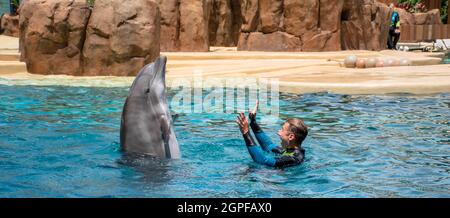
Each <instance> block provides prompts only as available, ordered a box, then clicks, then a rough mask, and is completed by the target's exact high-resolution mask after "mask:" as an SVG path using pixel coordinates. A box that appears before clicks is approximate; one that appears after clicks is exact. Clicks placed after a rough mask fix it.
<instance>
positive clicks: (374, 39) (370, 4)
mask: <svg viewBox="0 0 450 218" xmlns="http://www.w3.org/2000/svg"><path fill="white" fill-rule="evenodd" d="M392 12H393V10H392V9H390V8H389V7H388V6H387V5H385V4H383V3H379V2H377V1H374V0H346V1H344V8H343V11H342V17H341V48H342V49H343V50H353V49H362V50H382V49H384V48H386V44H387V36H388V32H389V25H390V18H391V15H392Z"/></svg>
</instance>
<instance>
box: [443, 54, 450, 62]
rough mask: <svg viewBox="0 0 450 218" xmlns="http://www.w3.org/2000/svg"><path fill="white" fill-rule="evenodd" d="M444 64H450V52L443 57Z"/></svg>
mask: <svg viewBox="0 0 450 218" xmlns="http://www.w3.org/2000/svg"><path fill="white" fill-rule="evenodd" d="M442 63H443V64H450V53H448V54H447V55H446V56H445V57H444V59H442Z"/></svg>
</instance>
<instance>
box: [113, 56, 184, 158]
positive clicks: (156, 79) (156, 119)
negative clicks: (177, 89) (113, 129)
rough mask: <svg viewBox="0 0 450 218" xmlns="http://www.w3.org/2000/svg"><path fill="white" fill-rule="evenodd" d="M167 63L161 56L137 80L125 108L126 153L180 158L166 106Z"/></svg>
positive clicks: (122, 136)
mask: <svg viewBox="0 0 450 218" xmlns="http://www.w3.org/2000/svg"><path fill="white" fill-rule="evenodd" d="M166 62H167V58H166V57H164V56H160V57H158V58H157V59H156V61H155V62H153V63H150V64H148V65H146V66H144V67H143V68H142V69H141V70H140V71H139V74H138V75H137V76H136V78H135V79H134V82H133V84H132V85H131V88H130V91H129V93H128V96H127V99H126V101H125V105H124V106H123V111H122V119H121V124H120V145H121V149H122V150H123V151H125V152H131V153H140V154H146V155H151V156H156V157H160V158H172V159H179V158H181V153H180V148H179V145H178V142H177V138H176V136H175V132H174V130H173V125H172V117H171V115H170V111H169V108H168V104H167V94H166V82H165V80H166V79H165V78H166Z"/></svg>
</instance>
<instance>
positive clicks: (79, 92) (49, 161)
mask: <svg viewBox="0 0 450 218" xmlns="http://www.w3.org/2000/svg"><path fill="white" fill-rule="evenodd" d="M127 91H128V88H125V87H122V88H120V87H119V88H88V87H86V88H83V87H58V86H51V87H34V86H2V85H0V93H2V95H0V171H1V172H2V173H1V174H0V196H2V197H450V125H449V124H450V115H449V113H448V109H449V106H450V94H448V93H446V94H437V95H431V96H412V95H407V94H396V95H384V96H372V95H363V96H357V95H337V94H330V93H311V94H302V95H294V94H285V93H283V94H281V95H280V116H279V117H278V118H277V119H276V120H275V121H276V122H268V123H266V124H264V125H263V128H264V130H265V131H266V132H267V133H268V135H269V136H271V137H272V139H273V140H274V142H279V139H278V138H277V136H276V131H277V130H278V129H279V128H280V125H281V124H282V123H283V120H285V119H287V118H289V117H294V116H295V117H300V118H303V119H304V120H305V122H306V124H307V125H308V126H309V127H310V134H309V136H308V138H307V140H306V141H305V143H304V147H305V149H306V161H305V163H304V164H302V165H300V166H297V167H291V168H286V169H272V168H268V167H264V166H260V165H257V164H255V163H253V162H252V160H251V158H250V156H249V154H248V153H247V150H246V148H245V145H244V142H243V140H242V138H241V135H240V133H239V131H238V129H237V128H236V124H235V122H234V119H235V114H225V113H201V114H183V113H179V114H177V115H176V116H177V118H176V119H175V126H174V127H175V130H176V134H177V138H178V141H179V143H180V147H181V151H182V155H183V158H182V159H180V160H160V159H155V158H151V157H146V156H140V155H137V156H136V155H125V154H122V152H121V151H120V146H119V128H120V115H121V112H122V106H123V103H124V101H125V97H126V95H127ZM173 95H174V92H173V91H170V92H169V96H170V97H172V96H173ZM267 118H268V116H265V115H262V114H261V115H260V116H259V119H261V121H263V120H264V119H267Z"/></svg>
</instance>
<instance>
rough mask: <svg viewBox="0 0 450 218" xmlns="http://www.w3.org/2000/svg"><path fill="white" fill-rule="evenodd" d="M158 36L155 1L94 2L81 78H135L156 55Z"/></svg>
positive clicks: (120, 0) (84, 49)
mask: <svg viewBox="0 0 450 218" xmlns="http://www.w3.org/2000/svg"><path fill="white" fill-rule="evenodd" d="M159 33H160V15H159V10H158V6H157V5H156V4H155V3H154V2H151V1H148V0H96V1H95V5H94V9H93V11H92V15H91V17H90V19H89V24H88V25H87V30H86V41H85V43H84V47H83V66H84V72H83V75H98V74H99V73H100V74H101V75H116V76H131V75H136V74H137V72H138V71H139V70H140V69H141V68H142V67H143V66H144V65H146V64H148V63H151V62H153V61H154V60H155V59H156V58H157V57H158V56H159V50H160V46H159V43H160V41H159V37H160V36H159Z"/></svg>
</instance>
